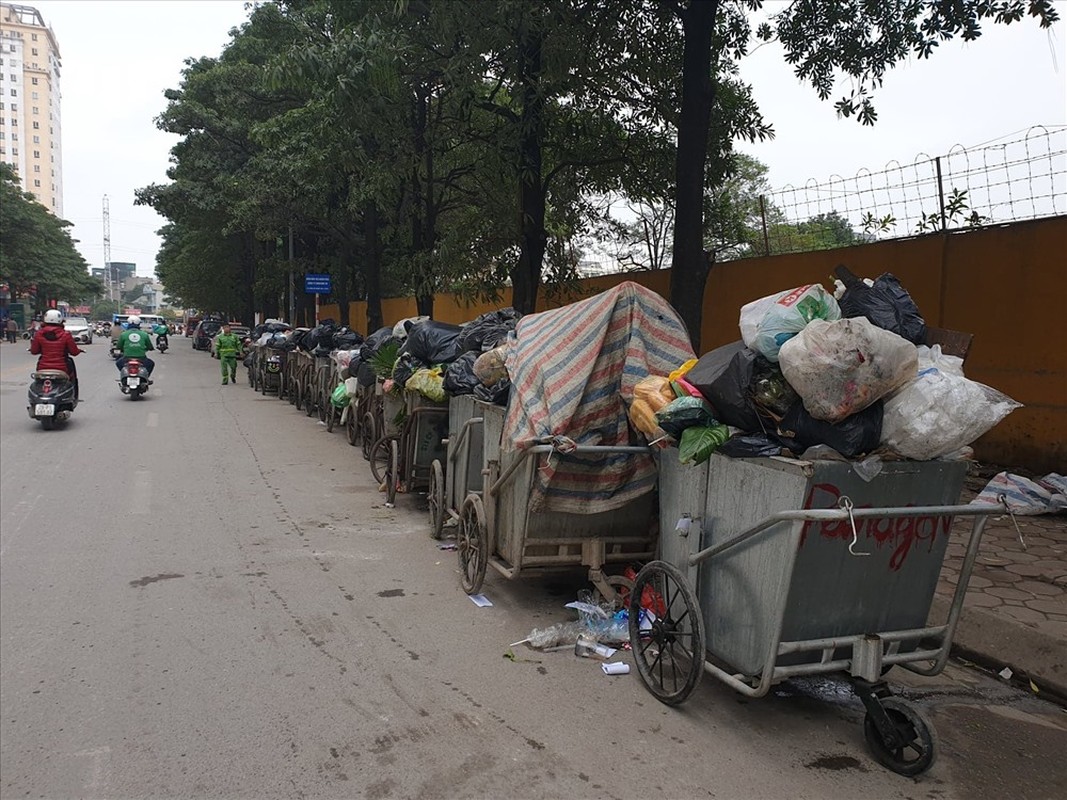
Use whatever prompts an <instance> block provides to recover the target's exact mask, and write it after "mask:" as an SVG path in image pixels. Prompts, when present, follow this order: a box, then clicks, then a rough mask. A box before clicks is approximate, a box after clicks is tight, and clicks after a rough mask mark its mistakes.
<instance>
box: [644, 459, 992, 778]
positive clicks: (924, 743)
mask: <svg viewBox="0 0 1067 800" xmlns="http://www.w3.org/2000/svg"><path fill="white" fill-rule="evenodd" d="M965 474H966V464H965V463H964V462H940V461H931V462H885V463H884V464H882V466H881V471H880V472H879V473H878V474H877V475H876V476H874V477H873V478H871V477H870V475H866V477H863V476H861V475H860V472H859V471H858V470H857V469H856V465H854V464H851V463H848V462H837V461H815V462H805V461H797V460H794V459H781V458H754V459H730V458H725V457H723V456H719V455H714V456H712V458H711V459H710V460H709V461H708V462H707V463H706V464H704V465H701V466H700V467H684V466H681V465H680V464H678V460H677V451H674V450H670V451H666V452H665V454H664V456H663V458H662V459H661V468H660V502H661V506H660V507H661V525H662V528H663V531H664V535H663V537H662V539H661V543H660V559H661V560H657V561H652V562H650V563H648V564H646V565H645V567H644V568H642V570H641V571H640V572H639V573H638V575H637V578H636V580H635V586H634V590H633V592H632V593H631V595H630V609H629V611H630V613H629V619H630V642H631V646H632V648H633V653H634V659H635V661H636V666H637V672H638V674H639V675H640V677H641V680H642V681H643V682H644V684H645V686H646V688H648V690H649V691H650V692H651V693H652V694H653V695H655V696H656V698H657V699H659V700H660V701H662V702H664V703H667V704H669V705H674V704H678V703H681V702H683V701H684V700H685V699H686V698H687V697H689V695H690V694H691V693H692V692H693V690H694V688H695V687H696V685H697V682H698V681H699V680H700V677H701V675H703V673H704V672H708V673H710V674H712V675H714V676H715V677H716V678H718V679H719V680H721V681H723V682H724V683H726V684H727V685H729V686H731V687H732V688H734V689H735V690H737V691H739V692H741V693H742V694H745V695H747V696H749V697H762V696H764V695H766V694H767V693H768V691H769V690H770V688H771V687H772V686H773V685H775V684H776V683H778V682H780V681H782V680H785V679H787V678H791V677H795V676H804V675H817V674H826V673H845V674H847V675H849V676H850V677H851V681H852V684H853V687H854V689H855V691H856V694H857V695H858V696H859V698H860V700H861V701H862V702H863V705H864V707H865V709H866V712H867V714H866V717H865V719H864V735H865V737H866V740H867V743H868V746H869V747H870V750H871V752H872V754H873V756H874V758H875V759H876V760H877V761H878V762H879V763H880V764H882V765H883V766H885V767H887V768H888V769H891V770H893V771H895V772H898V773H900V774H903V775H917V774H919V773H921V772H923V771H925V770H926V769H928V768H929V767H930V765H931V764H932V763H933V761H934V758H935V756H936V737H935V734H934V732H933V730H932V728H931V725H930V723H929V721H928V720H927V719H926V717H925V715H924V714H923V713H922V711H921V710H919V709H918V708H916V707H915V706H913V705H912V704H910V703H907V702H905V701H903V700H901V699H900V698H897V697H893V696H892V695H891V693H890V690H889V688H888V686H887V684H886V683H885V681H884V679H883V678H884V675H885V673H886V672H887V671H888V670H889V669H890V668H891V667H893V666H895V665H900V666H902V667H904V668H906V669H909V670H911V671H913V672H916V673H919V674H921V675H936V674H938V673H939V672H941V670H943V669H944V667H945V664H946V662H947V660H948V657H949V648H950V646H951V643H952V636H953V633H954V632H955V628H956V623H957V622H958V620H959V616H960V611H961V609H962V606H963V598H964V595H965V593H966V590H967V582H968V580H969V578H970V574H971V570H972V568H973V566H974V559H975V556H976V555H977V552H978V546H979V543H980V541H981V537H982V531H983V529H984V527H985V524H986V522H987V520H988V517H989V515H991V514H996V513H1003V509H1001V508H997V507H988V506H966V505H953V503H955V502H956V501H957V500H958V498H959V495H960V491H961V488H962V485H963V479H964V476H965ZM868 479H869V480H868ZM960 516H967V517H973V518H974V525H973V528H972V531H971V537H970V541H969V543H968V546H967V550H966V556H965V558H964V561H963V566H962V567H961V569H960V575H959V582H958V584H957V586H956V591H955V594H954V595H953V598H952V603H951V607H950V610H949V613H948V619H947V620H946V621H945V622H943V623H940V624H930V622H929V615H930V606H931V603H932V599H933V596H934V590H935V588H936V586H937V580H938V576H939V574H940V571H941V565H942V562H943V560H944V556H945V549H946V547H947V544H948V538H949V530H950V528H951V525H952V520H953V518H954V517H960Z"/></svg>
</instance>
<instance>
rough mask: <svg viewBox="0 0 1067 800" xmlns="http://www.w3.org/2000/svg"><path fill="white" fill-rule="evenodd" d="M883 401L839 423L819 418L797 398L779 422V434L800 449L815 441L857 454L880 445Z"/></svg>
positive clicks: (843, 452) (783, 440)
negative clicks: (809, 411)
mask: <svg viewBox="0 0 1067 800" xmlns="http://www.w3.org/2000/svg"><path fill="white" fill-rule="evenodd" d="M882 408H883V404H882V401H880V400H876V401H875V402H874V403H872V404H871V405H869V406H867V408H865V409H864V410H863V411H860V412H858V413H856V414H853V415H851V416H849V417H846V418H845V419H843V420H841V421H840V422H837V423H831V422H826V421H824V420H819V419H815V417H813V416H812V415H811V414H809V413H808V411H807V409H806V408H805V407H804V404H803V403H801V402H799V401H797V402H796V403H794V404H793V405H792V406H790V408H789V411H787V412H786V414H785V416H784V417H782V421H781V422H779V423H778V436H779V438H780V439H781V440H782V442H783V443H784V444H785V445H786V446H787V447H789V448H790V449H791V450H793V451H794V452H796V453H801V452H803V451H804V450H806V449H807V448H809V447H814V446H815V445H828V446H829V447H832V448H833V449H834V450H836V451H837V452H838V453H840V454H841V455H843V456H845V457H846V458H855V457H856V456H859V455H862V454H864V453H869V452H871V451H872V450H875V449H876V448H877V447H878V442H879V440H880V439H881V435H882Z"/></svg>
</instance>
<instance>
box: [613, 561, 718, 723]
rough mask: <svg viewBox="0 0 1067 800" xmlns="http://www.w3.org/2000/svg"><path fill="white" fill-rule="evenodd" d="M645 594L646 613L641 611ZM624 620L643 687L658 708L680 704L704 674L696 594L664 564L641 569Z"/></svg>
mask: <svg viewBox="0 0 1067 800" xmlns="http://www.w3.org/2000/svg"><path fill="white" fill-rule="evenodd" d="M646 595H648V596H649V599H650V600H651V608H650V609H649V611H650V612H651V613H647V612H645V609H644V608H643V607H642V600H643V599H645V596H646ZM653 615H655V619H654V620H652V621H651V625H649V624H648V622H649V620H648V618H649V617H651V616H653ZM629 617H630V646H631V648H632V649H633V654H634V661H635V662H636V663H637V673H638V674H639V675H640V676H641V681H642V682H643V683H644V684H645V688H647V689H648V690H649V691H650V692H652V694H653V695H654V696H655V697H656V699H657V700H659V701H660V702H661V703H666V704H667V705H670V706H673V705H677V704H679V703H682V702H684V701H685V699H686V698H687V697H689V695H690V694H692V692H693V689H695V688H696V685H697V683H698V682H699V681H700V676H701V675H703V674H704V652H705V647H704V642H705V639H704V618H703V616H702V615H701V613H700V608H699V607H698V606H697V598H696V595H694V594H693V591H692V589H690V588H689V584H688V583H687V582H686V579H685V576H683V575H682V573H681V571H679V570H678V568H677V567H675V566H674V565H673V564H668V563H667V562H666V561H651V562H649V563H648V564H646V565H645V566H644V567H643V568H642V570H641V571H640V572H639V573H637V578H636V580H634V587H633V590H632V591H631V592H630V613H629Z"/></svg>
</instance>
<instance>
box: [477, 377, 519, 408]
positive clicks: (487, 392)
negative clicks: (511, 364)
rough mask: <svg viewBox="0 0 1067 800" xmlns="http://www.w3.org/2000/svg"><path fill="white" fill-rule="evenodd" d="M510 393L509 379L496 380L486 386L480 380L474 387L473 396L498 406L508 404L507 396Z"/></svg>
mask: <svg viewBox="0 0 1067 800" xmlns="http://www.w3.org/2000/svg"><path fill="white" fill-rule="evenodd" d="M510 394H511V381H510V380H509V379H507V378H505V379H504V380H502V381H497V382H496V383H494V384H493V385H492V386H486V385H485V384H484V383H482V382H481V381H479V382H478V385H477V386H475V387H474V396H475V397H476V398H478V399H479V400H482V401H484V402H486V403H495V404H496V405H498V406H506V405H507V404H508V396H509V395H510Z"/></svg>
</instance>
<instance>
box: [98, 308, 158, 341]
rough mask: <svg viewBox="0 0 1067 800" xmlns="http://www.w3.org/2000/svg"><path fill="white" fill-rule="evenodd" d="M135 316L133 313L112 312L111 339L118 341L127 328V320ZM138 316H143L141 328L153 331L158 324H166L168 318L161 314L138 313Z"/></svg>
mask: <svg viewBox="0 0 1067 800" xmlns="http://www.w3.org/2000/svg"><path fill="white" fill-rule="evenodd" d="M132 316H134V315H133V314H112V315H111V341H112V342H117V341H118V340H119V337H120V336H121V335H122V332H123V331H124V330H126V320H128V319H129V318H130V317H132ZM136 316H138V317H140V318H141V330H142V331H149V332H151V330H152V328H154V327H155V326H156V325H165V324H166V322H167V321H166V320H165V319H164V318H163V317H161V316H159V314H137V315H136Z"/></svg>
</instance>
